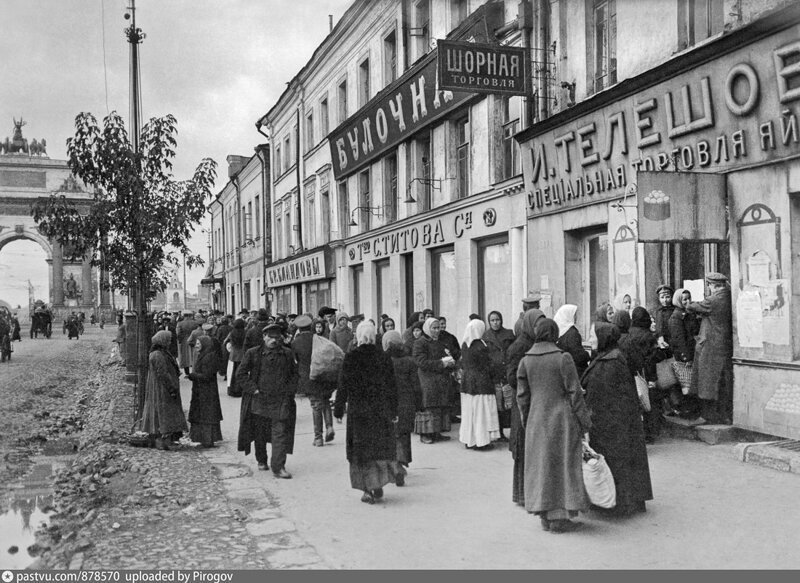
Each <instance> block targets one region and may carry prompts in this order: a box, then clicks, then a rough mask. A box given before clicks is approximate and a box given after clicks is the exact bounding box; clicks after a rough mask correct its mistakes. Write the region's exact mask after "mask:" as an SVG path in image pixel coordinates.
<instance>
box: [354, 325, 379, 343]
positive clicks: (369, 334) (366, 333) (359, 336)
mask: <svg viewBox="0 0 800 583" xmlns="http://www.w3.org/2000/svg"><path fill="white" fill-rule="evenodd" d="M376 334H377V331H376V330H375V324H373V323H372V322H370V321H369V320H365V321H364V322H361V323H360V324H359V325H358V327H356V341H357V342H358V345H359V346H361V345H362V344H375V336H376Z"/></svg>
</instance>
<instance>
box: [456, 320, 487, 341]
mask: <svg viewBox="0 0 800 583" xmlns="http://www.w3.org/2000/svg"><path fill="white" fill-rule="evenodd" d="M484 332H486V324H484V323H483V320H470V321H469V323H468V324H467V327H466V328H465V329H464V336H463V337H462V338H461V344H465V345H466V346H467V348H469V347H470V346H471V345H472V343H473V341H475V340H481V339H482V338H483V333H484ZM484 344H485V342H484Z"/></svg>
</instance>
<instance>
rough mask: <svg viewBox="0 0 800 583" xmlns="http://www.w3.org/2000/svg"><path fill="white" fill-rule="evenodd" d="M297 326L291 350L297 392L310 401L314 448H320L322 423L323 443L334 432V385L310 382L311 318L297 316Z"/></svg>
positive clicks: (312, 334) (331, 438)
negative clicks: (297, 375)
mask: <svg viewBox="0 0 800 583" xmlns="http://www.w3.org/2000/svg"><path fill="white" fill-rule="evenodd" d="M294 323H295V325H296V326H297V335H296V336H295V338H294V340H293V341H292V350H293V351H294V355H295V358H296V359H297V372H298V374H299V375H300V380H299V382H298V387H297V392H298V393H300V394H303V395H306V396H307V397H308V399H309V401H311V417H312V419H313V420H314V446H315V447H322V446H323V445H325V442H324V441H323V440H322V428H323V421H324V425H325V427H326V428H327V432H326V434H325V441H333V438H334V436H335V435H336V432H335V431H334V429H333V414H332V413H331V395H332V394H333V391H335V390H336V383H330V382H325V381H321V380H311V378H310V376H309V375H310V373H311V347H312V345H313V342H314V333H313V332H312V331H311V324H312V321H311V317H310V316H308V315H307V314H302V315H301V316H298V317H297V319H296V320H295V321H294Z"/></svg>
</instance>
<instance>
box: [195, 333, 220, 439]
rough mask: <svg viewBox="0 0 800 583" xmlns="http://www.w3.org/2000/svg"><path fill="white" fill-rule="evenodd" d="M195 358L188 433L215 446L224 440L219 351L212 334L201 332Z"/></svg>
mask: <svg viewBox="0 0 800 583" xmlns="http://www.w3.org/2000/svg"><path fill="white" fill-rule="evenodd" d="M195 355H196V356H195V358H194V366H193V367H192V372H191V373H189V380H191V381H192V400H191V402H190V404H189V423H191V429H190V431H189V437H190V438H191V440H192V441H196V442H199V443H200V444H201V445H202V446H203V447H214V442H215V441H222V431H221V430H220V426H219V422H220V421H222V407H221V406H220V403H219V389H218V388H217V372H218V370H219V354H218V352H217V350H216V347H215V346H214V342H213V340H212V339H211V338H210V337H209V336H201V337H200V338H198V339H197V343H196V345H195Z"/></svg>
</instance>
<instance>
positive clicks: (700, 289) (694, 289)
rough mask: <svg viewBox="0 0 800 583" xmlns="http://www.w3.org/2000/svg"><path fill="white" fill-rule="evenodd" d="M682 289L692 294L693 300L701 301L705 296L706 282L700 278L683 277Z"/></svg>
mask: <svg viewBox="0 0 800 583" xmlns="http://www.w3.org/2000/svg"><path fill="white" fill-rule="evenodd" d="M683 289H685V290H688V291H689V293H690V294H692V301H693V302H702V301H703V300H704V299H705V297H706V284H705V281H704V280H702V279H684V280H683Z"/></svg>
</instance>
